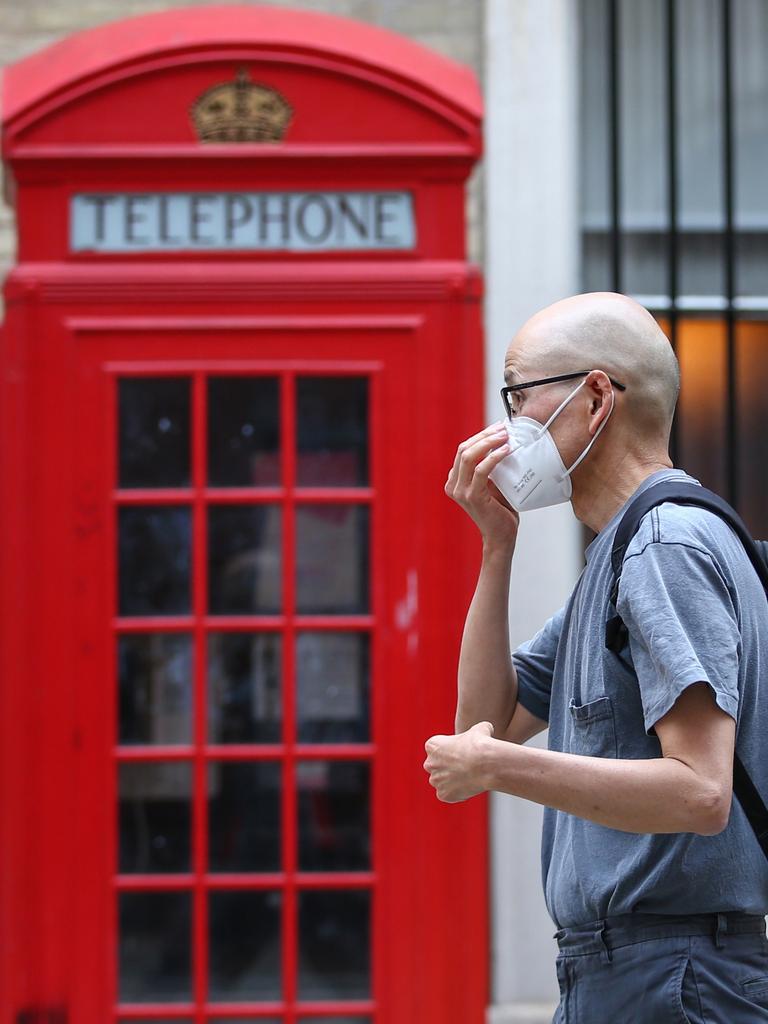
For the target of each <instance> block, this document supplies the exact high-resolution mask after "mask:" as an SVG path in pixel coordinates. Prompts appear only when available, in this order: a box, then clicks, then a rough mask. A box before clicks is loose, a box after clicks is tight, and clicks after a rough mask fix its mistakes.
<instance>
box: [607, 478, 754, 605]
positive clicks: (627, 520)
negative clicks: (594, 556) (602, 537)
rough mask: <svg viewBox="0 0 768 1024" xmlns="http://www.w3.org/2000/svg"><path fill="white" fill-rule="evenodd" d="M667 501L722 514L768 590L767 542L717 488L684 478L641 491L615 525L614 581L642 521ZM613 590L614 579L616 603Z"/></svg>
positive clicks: (612, 556) (663, 482)
mask: <svg viewBox="0 0 768 1024" xmlns="http://www.w3.org/2000/svg"><path fill="white" fill-rule="evenodd" d="M665 501H673V502H674V503H675V504H676V505H698V506H699V507H700V508H706V509H708V510H709V511H710V512H714V513H715V515H718V516H720V518H721V519H724V520H725V521H726V522H727V523H728V525H729V526H730V527H731V528H732V529H733V530H734V532H735V533H736V534H737V536H738V538H739V540H740V541H741V542H742V544H743V545H744V548H745V550H746V552H747V554H748V555H749V558H750V561H751V562H752V565H753V566H754V567H755V571H756V572H757V575H758V576H759V577H760V580H761V582H762V584H763V587H765V589H766V591H767V592H768V563H767V562H766V560H765V559H766V555H767V554H768V542H766V541H755V540H753V538H752V535H751V533H750V532H749V530H748V529H747V527H746V524H745V523H744V520H743V519H742V518H741V516H740V515H739V514H738V512H737V511H736V510H735V509H734V508H732V507H731V506H730V505H729V504H728V502H727V501H725V499H723V498H721V497H720V495H719V494H715V492H714V491H710V490H709V489H708V488H706V487H701V486H700V485H699V484H689V483H687V482H686V481H685V480H663V481H662V482H661V483H658V484H654V485H653V487H649V488H648V489H647V490H645V491H643V492H642V494H639V495H638V496H637V497H636V498H635V499H633V500H632V501H631V502H630V503H629V506H628V507H627V509H626V511H625V512H624V515H623V516H622V517H621V521H620V522H619V525H618V527H617V528H616V535H615V537H614V541H613V549H612V550H611V568H612V570H613V576H614V581H616V580H618V578H619V577H620V576H621V566H622V563H623V561H624V553H625V551H626V550H627V547H628V546H629V542H630V541H631V540H632V538H633V537H634V535H635V533H636V532H637V528H638V526H639V525H640V520H641V519H642V518H643V516H644V515H646V513H648V512H650V510H651V509H652V508H655V507H656V506H657V505H661V504H662V503H663V502H665ZM764 552H765V553H766V554H764ZM614 591H617V586H616V583H615V582H614V587H613V590H612V592H611V600H612V601H613V603H614V604H615V603H616V602H615V600H613V592H614Z"/></svg>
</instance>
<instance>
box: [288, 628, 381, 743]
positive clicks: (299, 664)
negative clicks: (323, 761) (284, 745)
mask: <svg viewBox="0 0 768 1024" xmlns="http://www.w3.org/2000/svg"><path fill="white" fill-rule="evenodd" d="M296 691H297V692H296V714H297V718H298V721H297V730H298V738H299V742H300V743H366V742H367V741H368V739H369V738H370V726H369V722H370V709H369V636H368V634H367V633H352V632H344V633H331V632H325V631H323V632H322V633H309V632H307V633H299V634H298V635H297V637H296Z"/></svg>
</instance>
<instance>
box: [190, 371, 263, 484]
mask: <svg viewBox="0 0 768 1024" xmlns="http://www.w3.org/2000/svg"><path fill="white" fill-rule="evenodd" d="M279 448H280V431H279V402H278V380H277V377H211V378H210V379H209V381H208V483H209V485H210V486H211V487H267V486H276V485H278V484H279V483H280V452H279Z"/></svg>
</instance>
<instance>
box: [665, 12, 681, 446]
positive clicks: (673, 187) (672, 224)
mask: <svg viewBox="0 0 768 1024" xmlns="http://www.w3.org/2000/svg"><path fill="white" fill-rule="evenodd" d="M666 13H667V39H666V43H667V271H668V274H667V291H668V293H669V340H670V343H671V345H672V351H673V352H675V353H676V352H677V294H678V286H679V285H678V259H679V247H678V234H677V230H678V226H677V54H676V50H677V35H676V28H677V25H676V17H677V2H676V0H667V11H666ZM669 441H670V443H669V454H670V458H671V459H672V464H673V465H675V463H676V462H677V461H678V457H679V454H680V418H679V416H678V415H677V414H676V415H675V418H674V420H673V422H672V431H671V434H670V439H669Z"/></svg>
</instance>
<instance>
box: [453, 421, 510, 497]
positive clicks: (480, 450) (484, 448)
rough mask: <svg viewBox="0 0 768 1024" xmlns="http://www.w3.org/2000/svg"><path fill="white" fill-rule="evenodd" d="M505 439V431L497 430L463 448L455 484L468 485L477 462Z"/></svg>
mask: <svg viewBox="0 0 768 1024" xmlns="http://www.w3.org/2000/svg"><path fill="white" fill-rule="evenodd" d="M506 441H507V432H506V431H498V432H496V433H493V434H488V435H486V436H485V437H483V438H481V439H480V440H479V441H476V442H475V443H474V444H473V445H470V446H469V447H468V448H465V449H464V451H463V452H462V453H461V455H460V457H459V468H458V473H457V476H456V483H457V485H458V486H459V487H469V486H470V484H471V483H472V477H473V476H474V473H475V469H476V468H477V466H478V464H479V463H480V462H482V460H483V459H485V458H487V456H488V453H489V452H490V451H492V450H493V449H494V448H499V447H500V446H501V445H503V444H504V443H505V442H506Z"/></svg>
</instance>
